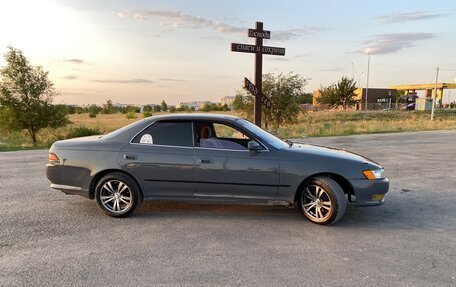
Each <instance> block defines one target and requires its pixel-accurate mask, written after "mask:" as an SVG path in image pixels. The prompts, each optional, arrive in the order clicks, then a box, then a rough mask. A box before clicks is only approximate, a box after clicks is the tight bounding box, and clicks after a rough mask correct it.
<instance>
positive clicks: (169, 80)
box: [159, 78, 186, 82]
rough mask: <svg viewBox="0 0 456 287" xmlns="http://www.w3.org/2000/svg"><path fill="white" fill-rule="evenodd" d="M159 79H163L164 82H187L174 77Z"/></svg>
mask: <svg viewBox="0 0 456 287" xmlns="http://www.w3.org/2000/svg"><path fill="white" fill-rule="evenodd" d="M159 80H160V81H163V82H186V81H185V80H181V79H174V78H161V79H159Z"/></svg>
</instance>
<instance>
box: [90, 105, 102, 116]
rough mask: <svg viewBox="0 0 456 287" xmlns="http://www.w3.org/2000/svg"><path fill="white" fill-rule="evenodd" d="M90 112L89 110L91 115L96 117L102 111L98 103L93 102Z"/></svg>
mask: <svg viewBox="0 0 456 287" xmlns="http://www.w3.org/2000/svg"><path fill="white" fill-rule="evenodd" d="M88 112H89V117H91V118H96V117H97V114H98V113H99V112H100V108H99V107H98V106H97V105H95V104H92V105H90V106H89V108H88Z"/></svg>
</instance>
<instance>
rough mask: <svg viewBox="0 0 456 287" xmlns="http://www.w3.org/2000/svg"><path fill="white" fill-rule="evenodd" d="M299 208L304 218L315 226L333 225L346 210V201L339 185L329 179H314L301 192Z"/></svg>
mask: <svg viewBox="0 0 456 287" xmlns="http://www.w3.org/2000/svg"><path fill="white" fill-rule="evenodd" d="M299 208H300V209H301V211H302V213H303V214H304V216H305V217H306V218H307V219H309V220H310V221H312V222H314V223H317V224H323V225H328V224H333V223H335V222H336V221H338V220H339V219H340V218H341V217H342V216H343V215H344V213H345V210H346V209H347V200H346V198H345V194H344V191H343V190H342V188H341V187H340V185H339V184H338V183H337V182H336V181H335V180H333V179H331V178H329V177H315V178H312V179H311V180H309V181H308V182H307V183H306V184H305V185H304V187H303V189H302V190H301V194H300V196H299Z"/></svg>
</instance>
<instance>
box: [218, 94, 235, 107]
mask: <svg viewBox="0 0 456 287" xmlns="http://www.w3.org/2000/svg"><path fill="white" fill-rule="evenodd" d="M235 98H236V96H226V97H223V98H221V99H220V103H221V104H222V106H223V105H227V106H228V107H229V108H230V109H233V102H234V99H235Z"/></svg>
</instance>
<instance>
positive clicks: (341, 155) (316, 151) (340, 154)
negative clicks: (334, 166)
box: [289, 143, 380, 167]
mask: <svg viewBox="0 0 456 287" xmlns="http://www.w3.org/2000/svg"><path fill="white" fill-rule="evenodd" d="M289 152H292V153H300V154H301V153H302V154H310V155H316V156H321V157H328V158H338V159H345V160H353V161H358V162H369V163H373V164H375V165H378V166H379V167H380V164H378V163H377V162H375V161H373V160H371V159H369V158H367V157H364V156H362V155H359V154H356V153H354V152H349V151H347V150H345V149H339V148H333V147H327V146H319V145H313V144H296V143H294V144H293V145H292V146H291V147H290V148H289Z"/></svg>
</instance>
